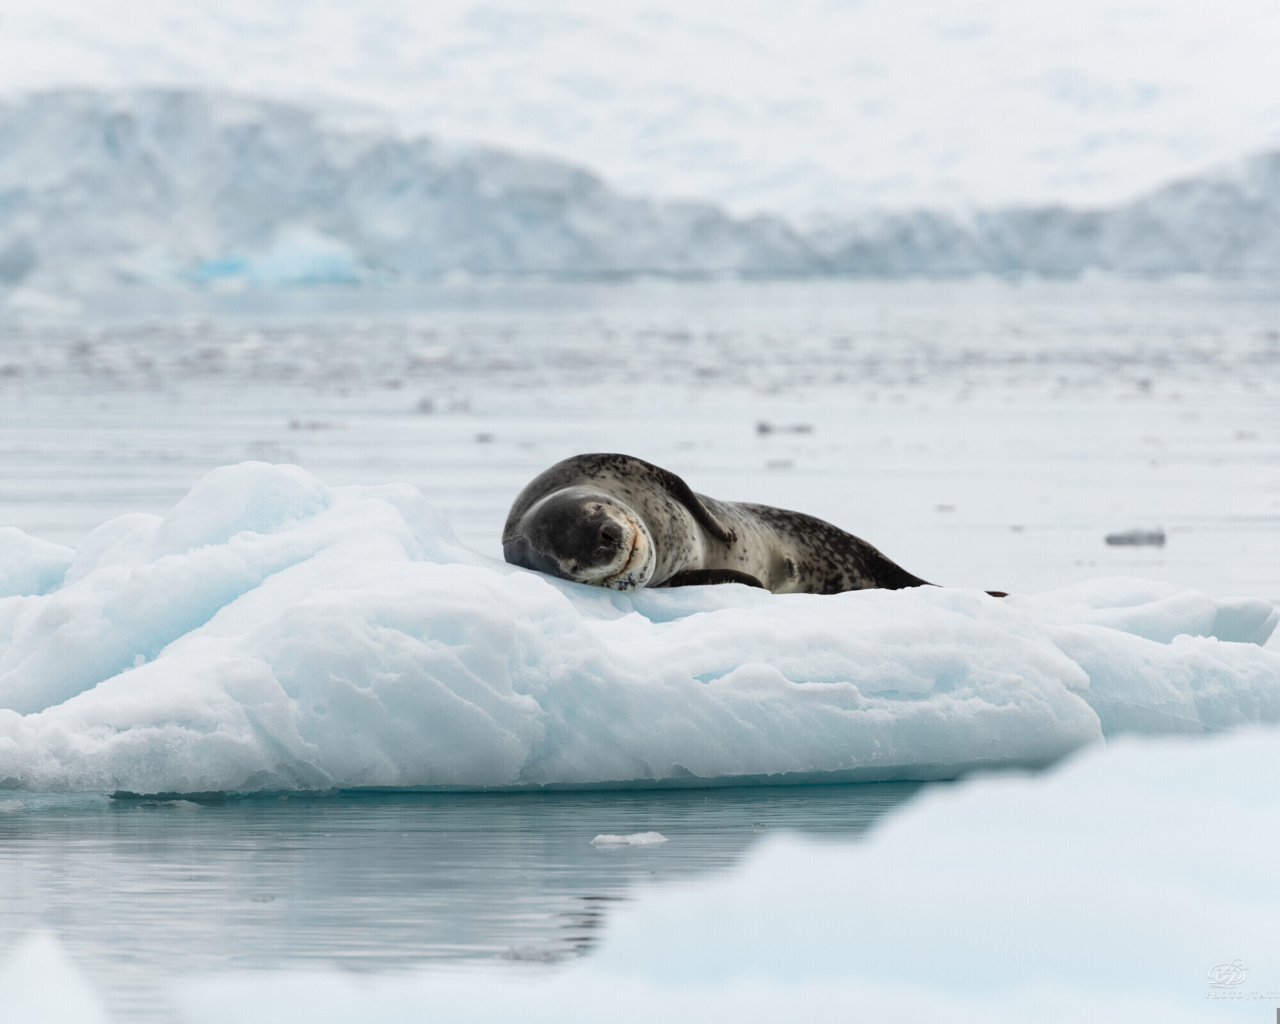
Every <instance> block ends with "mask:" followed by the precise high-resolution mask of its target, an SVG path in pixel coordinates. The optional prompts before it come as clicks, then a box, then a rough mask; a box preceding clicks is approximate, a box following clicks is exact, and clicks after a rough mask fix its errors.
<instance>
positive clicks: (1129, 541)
mask: <svg viewBox="0 0 1280 1024" xmlns="http://www.w3.org/2000/svg"><path fill="white" fill-rule="evenodd" d="M1107 543H1108V544H1111V545H1129V546H1133V547H1142V546H1149V547H1157V548H1162V547H1164V530H1126V531H1125V532H1124V533H1109V534H1107Z"/></svg>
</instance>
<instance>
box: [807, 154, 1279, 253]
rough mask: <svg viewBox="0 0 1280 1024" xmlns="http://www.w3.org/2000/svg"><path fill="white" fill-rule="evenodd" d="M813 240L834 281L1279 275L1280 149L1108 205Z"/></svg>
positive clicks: (839, 230) (860, 226)
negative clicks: (839, 276)
mask: <svg viewBox="0 0 1280 1024" xmlns="http://www.w3.org/2000/svg"><path fill="white" fill-rule="evenodd" d="M811 241H812V243H813V244H814V246H815V248H816V249H817V250H818V252H819V253H821V255H822V257H823V260H824V263H825V265H826V266H827V267H828V268H829V269H830V270H831V271H834V272H837V273H852V274H871V275H887V276H897V275H907V274H928V275H950V274H966V273H978V272H988V273H997V274H1001V273H1035V274H1045V275H1055V276H1056V275H1073V274H1078V273H1081V272H1082V271H1085V270H1090V269H1095V270H1109V271H1117V272H1120V273H1129V274H1144V275H1145V274H1177V273H1202V274H1274V273H1276V272H1278V271H1280V152H1275V153H1266V154H1262V155H1260V156H1256V157H1254V158H1252V159H1250V160H1247V161H1244V162H1242V163H1241V164H1239V165H1237V166H1235V167H1232V168H1229V169H1227V170H1225V171H1223V172H1220V173H1217V174H1214V175H1210V176H1205V177H1201V178H1192V179H1188V180H1185V181H1180V182H1176V183H1174V184H1171V185H1168V186H1166V187H1164V188H1161V189H1159V190H1157V191H1155V192H1153V193H1151V194H1150V195H1147V196H1144V197H1142V198H1140V199H1138V200H1137V201H1136V202H1132V203H1128V204H1125V205H1122V206H1116V207H1111V208H1107V209H1095V210H1072V209H1067V208H1065V207H1061V206H1047V207H1038V208H1031V207H1028V208H1012V209H1005V210H990V211H984V212H979V213H975V214H972V215H970V216H967V217H962V216H953V215H948V214H945V213H935V212H930V211H917V212H914V213H907V214H901V213H897V214H878V215H872V216H867V217H864V218H862V219H860V220H855V221H851V222H847V223H840V224H832V225H828V226H825V227H823V228H819V229H818V230H816V231H814V232H813V234H812V236H811Z"/></svg>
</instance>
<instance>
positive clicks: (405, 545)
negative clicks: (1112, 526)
mask: <svg viewBox="0 0 1280 1024" xmlns="http://www.w3.org/2000/svg"><path fill="white" fill-rule="evenodd" d="M0 552H3V564H4V566H5V568H4V572H3V573H2V574H0V585H3V589H0V709H2V710H0V786H2V787H4V788H8V789H11V790H31V791H95V792H103V791H105V792H114V791H127V792H139V793H199V792H209V791H236V792H246V791H262V790H268V791H274V790H326V789H334V788H354V787H421V788H433V789H451V788H461V789H486V788H537V787H574V786H577V787H600V786H615V785H631V786H705V785H725V784H741V783H760V782H803V781H818V782H837V781H866V780H888V779H942V778H954V777H957V776H959V775H962V774H965V773H967V772H971V771H973V770H974V769H979V768H991V767H1014V766H1029V767H1034V766H1043V765H1046V764H1048V763H1050V762H1052V761H1054V760H1056V759H1058V758H1061V757H1062V756H1064V755H1066V754H1068V753H1069V752H1071V751H1072V750H1075V749H1077V748H1079V747H1082V746H1085V745H1088V744H1093V743H1098V742H1099V741H1102V740H1103V739H1104V738H1105V737H1107V736H1112V735H1116V734H1118V733H1123V732H1142V733H1190V734H1198V733H1204V732H1215V731H1222V730H1230V729H1235V728H1237V727H1240V726H1244V725H1247V724H1250V723H1258V722H1276V721H1280V654H1277V653H1275V652H1273V651H1271V650H1266V649H1264V648H1263V647H1262V646H1260V645H1261V644H1263V643H1265V642H1266V641H1267V639H1268V637H1269V636H1270V635H1271V633H1272V631H1273V630H1274V628H1275V626H1276V624H1277V619H1278V618H1280V613H1277V611H1276V609H1275V608H1274V607H1273V606H1272V605H1271V604H1270V603H1269V602H1266V601H1262V600H1257V599H1229V598H1228V599H1212V598H1210V597H1208V596H1206V595H1204V594H1201V593H1198V592H1195V591H1191V590H1185V589H1180V588H1177V587H1174V586H1171V585H1169V584H1161V583H1153V582H1148V581H1143V580H1137V579H1125V578H1117V579H1102V580H1096V581H1092V582H1089V583H1084V584H1079V585H1077V586H1074V587H1071V588H1068V589H1066V590H1061V591H1056V592H1051V593H1039V594H1028V595H1014V596H1012V597H1010V598H1008V599H1007V600H1003V601H1002V600H999V599H995V598H991V597H988V596H986V595H985V594H983V593H981V592H978V591H972V590H958V589H943V588H920V589H916V590H906V591H864V592H857V593H848V594H842V595H837V596H834V597H815V596H810V595H788V596H776V595H772V594H768V593H763V592H760V591H758V590H754V589H751V588H746V587H740V586H733V585H730V586H720V587H695V588H684V589H680V590H673V591H663V590H652V591H640V592H636V593H634V594H618V593H614V592H611V591H604V590H600V589H595V588H590V587H584V586H579V585H576V584H572V583H568V582H565V581H561V580H555V579H552V578H549V577H545V576H541V575H539V574H536V573H530V572H526V571H524V570H519V569H516V568H514V567H512V566H508V565H506V564H505V563H502V562H499V561H496V560H494V559H491V558H488V557H486V556H484V555H481V554H479V553H476V552H474V551H472V550H469V549H467V548H466V547H464V546H462V545H461V544H459V543H458V542H457V540H456V538H455V537H454V534H453V532H452V529H451V527H450V526H449V524H448V523H447V522H446V521H445V520H444V518H443V517H442V516H440V514H439V513H438V512H436V511H435V510H434V509H433V508H432V506H431V505H430V503H429V502H428V501H427V500H426V498H425V497H424V496H423V495H422V494H421V493H420V492H419V491H418V490H416V489H415V488H413V487H411V486H409V485H405V484H391V485H383V486H372V487H370V486H363V487H332V488H331V487H327V486H325V485H324V484H323V483H322V482H320V481H319V480H317V479H316V478H315V477H313V476H311V475H310V474H308V473H306V472H305V471H303V470H302V469H300V468H298V467H295V466H288V465H271V464H267V463H260V462H250V463H243V464H240V465H234V466H227V467H223V468H221V469H218V470H215V471H214V472H212V473H210V474H209V475H208V476H206V477H205V478H204V479H203V480H201V481H200V482H199V483H197V484H196V486H195V487H194V488H193V489H192V490H191V491H190V493H189V494H188V495H187V496H186V497H185V498H183V499H182V500H181V501H179V502H178V503H177V505H175V506H174V507H173V508H172V509H171V510H170V511H169V512H168V513H167V514H166V515H164V516H157V515H149V514H141V513H135V514H130V515H125V516H122V517H119V518H116V519H113V520H111V521H109V522H106V523H104V524H103V525H101V526H100V527H99V528H98V529H96V530H94V531H93V532H92V533H91V534H90V535H89V536H88V537H86V538H85V539H84V540H83V542H82V543H80V544H79V545H78V546H77V547H75V548H70V547H64V546H61V545H55V544H50V543H48V542H45V541H41V540H38V539H36V538H33V537H29V536H28V535H26V534H24V533H22V532H20V531H17V530H13V529H8V530H5V531H3V532H0Z"/></svg>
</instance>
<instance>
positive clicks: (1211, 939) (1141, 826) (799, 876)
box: [178, 730, 1280, 1024]
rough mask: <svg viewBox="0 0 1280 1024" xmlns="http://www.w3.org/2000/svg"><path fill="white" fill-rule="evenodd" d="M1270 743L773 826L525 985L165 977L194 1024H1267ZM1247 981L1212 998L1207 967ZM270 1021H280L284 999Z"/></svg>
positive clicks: (1084, 762) (1140, 752) (1273, 989)
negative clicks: (583, 952)
mask: <svg viewBox="0 0 1280 1024" xmlns="http://www.w3.org/2000/svg"><path fill="white" fill-rule="evenodd" d="M1277 775H1280V735H1278V734H1277V733H1276V732H1275V731H1271V730H1268V731H1265V732H1264V731H1261V730H1251V731H1249V732H1246V733H1243V734H1238V735H1234V736H1230V737H1218V738H1214V739H1213V740H1210V741H1207V742H1204V741H1202V742H1196V743H1191V742H1189V741H1187V740H1185V739H1183V740H1168V739H1166V740H1160V741H1152V740H1142V741H1138V740H1133V739H1128V740H1125V741H1122V742H1121V743H1119V744H1117V745H1116V746H1115V747H1114V748H1112V749H1109V750H1106V751H1105V752H1096V753H1093V754H1090V755H1088V756H1084V757H1081V758H1079V759H1076V760H1074V761H1072V762H1070V763H1068V764H1067V765H1066V766H1065V767H1063V768H1061V769H1058V770H1055V771H1053V772H1051V773H1050V774H1048V775H1037V776H1033V777H1022V776H1014V775H1002V776H998V777H985V778H981V779H976V780H973V781H970V782H964V783H961V784H959V785H957V786H945V787H935V788H932V789H928V790H925V791H924V792H923V793H922V794H921V795H920V796H919V797H918V798H917V799H915V800H914V801H912V802H911V803H910V804H909V805H908V806H906V807H905V808H904V809H903V810H901V811H898V812H896V813H894V814H892V815H890V817H889V818H888V819H887V820H886V821H885V822H884V824H882V825H880V826H879V827H878V828H876V829H875V830H874V831H873V832H872V833H871V835H870V837H869V838H868V839H867V840H866V841H864V842H862V843H859V844H857V845H833V844H818V843H812V842H806V841H802V840H800V839H797V838H794V837H781V838H777V839H772V840H769V841H766V843H765V844H764V845H763V846H762V847H760V848H758V849H757V850H756V851H755V852H754V853H753V854H751V855H750V856H749V857H748V859H747V861H746V862H745V864H744V865H742V867H741V868H740V869H738V870H737V871H735V872H734V873H732V874H730V875H728V876H725V877H721V878H718V879H715V880H712V881H710V882H708V881H707V880H706V879H699V880H698V881H697V882H693V883H689V884H686V885H684V886H680V887H673V888H669V889H664V890H660V891H657V892H651V893H647V894H645V895H644V896H643V898H641V899H639V900H637V901H635V902H630V903H627V904H623V905H617V906H616V907H615V908H613V909H612V911H611V914H610V921H609V926H608V927H607V928H606V930H605V932H604V939H603V942H602V945H601V947H600V949H599V950H598V951H597V952H596V953H595V954H594V955H593V956H592V957H591V958H590V960H588V961H586V962H584V963H583V964H582V965H581V966H580V967H578V968H576V969H574V970H570V971H565V972H561V973H557V974H555V975H553V976H551V977H546V976H543V977H541V978H539V979H537V980H533V979H530V978H528V977H519V976H514V977H513V976H506V977H503V976H498V977H495V976H494V975H492V974H485V975H477V974H475V973H473V972H472V973H469V974H461V973H457V974H454V975H452V976H449V975H443V976H442V975H441V974H439V973H436V972H432V974H430V975H421V974H420V975H418V976H416V977H413V976H410V977H403V976H401V977H395V978H392V977H384V978H381V979H375V980H372V981H370V980H368V979H363V978H362V979H358V980H355V981H353V980H352V979H351V978H350V976H349V974H345V973H344V972H337V971H334V972H325V973H321V972H316V973H311V974H285V975H263V974H262V973H256V974H249V973H242V974H241V975H239V976H238V977H230V978H228V977H215V976H209V977H207V978H206V979H204V980H202V981H200V982H198V983H195V984H184V985H182V987H181V989H180V990H179V993H178V1000H179V1002H180V1005H181V1006H182V1007H183V1009H184V1010H185V1011H186V1014H187V1019H188V1020H189V1021H190V1022H191V1024H205V1022H213V1021H226V1020H236V1021H244V1022H246V1024H252V1022H255V1021H271V1020H277V1019H280V1018H281V1016H282V1015H285V1016H290V1015H291V1016H293V1017H299V1018H303V1019H306V1020H309V1021H314V1022H317V1024H320V1022H337V1021H357V1020H369V1019H376V1020H379V1021H386V1022H399V1021H412V1020H416V1019H420V1018H421V1015H422V1014H423V1013H425V1012H429V1013H430V1015H431V1016H432V1017H433V1018H435V1019H439V1020H448V1021H451V1022H455V1024H463V1022H470V1021H476V1022H478V1021H492V1020H520V1021H525V1022H529V1024H541V1022H556V1024H573V1022H577V1021H584V1022H585V1021H590V1020H596V1019H599V1017H600V1008H601V1007H602V1006H607V1007H609V1013H608V1016H609V1018H610V1019H611V1020H617V1021H620V1022H628V1021H653V1020H691V1019H696V1020H699V1021H706V1022H719V1021H725V1022H732V1024H749V1022H757V1021H758V1022H774V1021H783V1020H786V1021H791V1020H803V1021H818V1022H824V1021H831V1022H837V1021H839V1022H844V1021H850V1020H860V1021H894V1022H902V1024H925V1022H934V1021H956V1022H962V1024H993V1022H1010V1024H1013V1022H1017V1024H1022V1022H1026V1021H1036V1022H1044V1024H1072V1022H1076V1021H1083V1020H1088V1021H1097V1022H1101V1024H1112V1022H1114V1024H1130V1022H1133V1021H1171V1022H1176V1024H1190V1022H1206V1024H1218V1022H1223V1021H1241V1022H1248V1021H1270V1020H1271V1019H1272V1017H1273V1015H1274V1013H1275V1009H1274V1007H1275V1006H1277V1005H1280V932H1278V931H1277V929H1276V927H1275V922H1276V920H1277V917H1280V874H1277V872H1276V870H1275V851H1276V848H1277V845H1280V791H1277V788H1276V785H1275V779H1276V777H1277ZM1236 961H1239V965H1240V969H1241V971H1242V972H1243V974H1241V973H1239V972H1233V973H1232V974H1231V975H1229V976H1228V977H1226V978H1225V980H1226V981H1235V980H1238V981H1239V984H1235V985H1228V986H1227V987H1223V988H1215V987H1213V983H1214V981H1215V980H1219V981H1222V980H1223V975H1222V974H1214V975H1213V976H1212V977H1211V972H1212V971H1213V969H1214V968H1215V967H1218V966H1220V965H1223V964H1232V963H1234V962H1236ZM286 1008H287V1009H286Z"/></svg>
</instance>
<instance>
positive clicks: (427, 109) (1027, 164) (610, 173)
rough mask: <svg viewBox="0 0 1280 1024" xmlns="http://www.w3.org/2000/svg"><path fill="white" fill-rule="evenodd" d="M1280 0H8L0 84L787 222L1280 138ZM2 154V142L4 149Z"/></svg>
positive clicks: (999, 189) (1003, 196)
mask: <svg viewBox="0 0 1280 1024" xmlns="http://www.w3.org/2000/svg"><path fill="white" fill-rule="evenodd" d="M1278 55H1280V0H1213V2H1207V0H1206V2H1195V3H1188V2H1181V3H1179V2H1142V3H1140V2H1119V0H1070V2H1054V3H1047V2H1040V3H1036V2H1028V0H985V2H984V0H951V2H945V0H917V2H911V0H862V2H859V0H844V2H842V0H788V2H786V3H777V2H769V3H765V2H757V0H703V2H698V3H694V2H690V0H684V2H679V3H677V2H674V0H634V2H633V0H626V2H603V0H545V2H542V3H510V2H501V0H499V2H492V3H476V2H467V0H433V2H430V3H411V2H393V0H314V2H304V0H288V2H275V3H272V2H269V0H153V2H147V0H101V2H85V3H70V2H65V0H63V2H59V0H6V2H5V4H4V5H3V7H0V91H3V92H4V93H6V94H9V95H13V94H16V93H19V92H21V91H24V90H29V89H35V88H45V87H50V86H56V85H63V84H78V85H110V86H117V85H137V84H148V85H150V84H176V85H199V86H206V87H217V88H231V89H236V90H241V91H247V92H252V93H259V94H267V95H271V96H276V97H283V98H290V99H302V100H305V101H307V102H319V103H327V102H331V101H334V100H342V101H347V102H352V101H354V102H356V103H360V104H367V105H370V106H372V107H375V108H377V109H378V110H381V111H383V112H385V120H386V121H387V123H389V124H393V125H395V126H396V127H397V128H399V129H400V130H402V131H405V132H430V133H432V134H435V135H437V136H440V137H442V138H444V139H453V140H459V141H462V140H478V141H485V142H491V143H497V144H499V145H504V146H510V147H515V148H519V149H522V150H529V151H536V152H540V153H546V154H552V155H556V156H561V157H566V158H569V159H572V160H574V161H577V162H580V163H583V164H586V165H589V166H591V167H592V168H594V169H596V170H598V171H599V172H601V173H603V174H604V175H605V176H606V177H607V178H608V179H609V180H610V181H611V182H612V183H614V184H615V185H617V186H619V187H621V188H623V189H626V190H628V191H632V192H643V193H650V194H656V195H668V196H670V195H684V196H698V197H705V198H710V199H714V200H717V201H719V202H721V203H724V204H726V205H728V206H730V207H732V208H733V209H735V210H737V211H739V212H749V211H753V210H760V209H772V210H778V211H780V212H785V213H788V214H791V215H793V216H804V215H805V214H807V213H809V212H811V211H813V210H815V209H829V210H832V211H836V212H845V211H849V210H855V209H858V208H862V207H866V206H870V205H908V204H929V205H958V206H963V205H969V204H996V203H1008V202H1019V201H1037V202H1038V201H1066V202H1071V203H1105V202H1112V201H1118V200H1122V199H1125V198H1128V197H1130V196H1132V195H1133V194H1135V193H1137V192H1140V191H1142V190H1144V189H1147V188H1149V187H1151V186H1153V185H1157V184H1161V183H1163V182H1165V181H1167V180H1169V179H1170V178H1173V177H1176V176H1178V175H1181V174H1185V173H1190V172H1194V171H1197V170H1201V169H1204V168H1206V167H1209V166H1212V165H1214V164H1216V163H1219V162H1222V161H1229V160H1233V159H1235V158H1237V157H1239V156H1242V155H1244V154H1247V153H1250V152H1254V151H1257V150H1260V149H1263V148H1267V147H1277V146H1280V56H1278ZM2 158H3V154H0V159H2Z"/></svg>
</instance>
